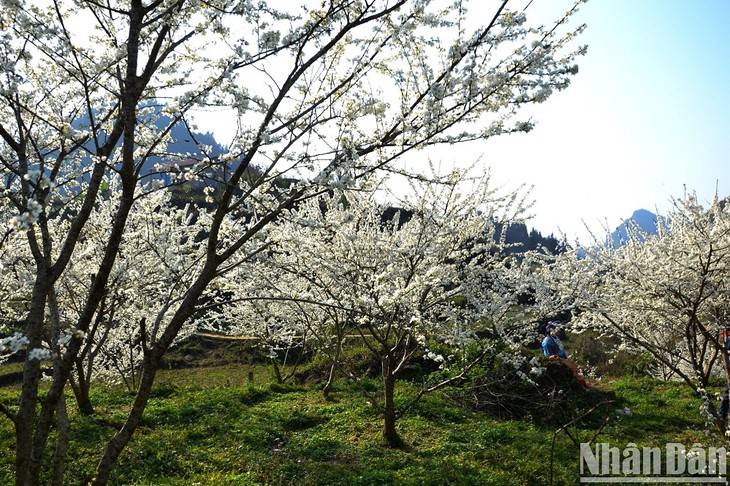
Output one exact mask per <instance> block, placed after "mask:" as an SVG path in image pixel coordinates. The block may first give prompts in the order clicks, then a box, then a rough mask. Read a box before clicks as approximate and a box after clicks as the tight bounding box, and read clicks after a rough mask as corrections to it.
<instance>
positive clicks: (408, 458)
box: [0, 365, 710, 486]
mask: <svg viewBox="0 0 730 486" xmlns="http://www.w3.org/2000/svg"><path fill="white" fill-rule="evenodd" d="M249 371H254V376H255V382H254V383H253V384H249V383H248V382H247V381H248V372H249ZM602 386H604V387H606V389H607V390H609V391H613V392H615V394H616V401H615V402H613V403H611V404H610V405H609V406H608V407H607V408H606V409H604V410H601V411H598V410H596V411H594V412H593V413H592V414H588V415H587V416H586V417H584V418H583V419H581V420H579V421H578V423H577V426H575V425H574V426H570V427H568V430H567V432H568V433H566V432H565V431H557V430H558V428H559V427H557V426H555V425H548V424H545V423H544V422H543V421H541V420H539V417H532V418H530V417H527V418H525V419H523V420H498V419H495V418H490V417H488V416H486V415H485V414H483V413H480V412H474V411H470V410H468V409H466V408H465V407H463V406H462V404H460V403H459V401H458V400H455V399H454V397H455V396H456V393H455V392H454V391H453V390H452V391H449V390H447V391H445V392H444V393H437V394H434V395H431V396H427V397H425V398H424V399H423V400H422V401H421V402H420V403H419V404H418V405H416V407H415V408H414V409H413V410H412V411H411V412H410V413H409V414H407V415H406V416H405V417H403V419H402V420H401V421H400V422H399V427H400V433H401V434H402V437H403V439H404V442H405V445H404V447H402V448H399V449H390V448H387V447H385V446H384V445H383V442H382V439H381V429H380V428H381V419H380V417H379V416H378V415H377V414H376V413H375V412H374V410H373V408H372V407H371V406H370V405H369V404H368V403H367V402H366V401H365V399H364V398H363V396H362V394H361V393H360V391H359V390H358V389H356V388H354V387H352V386H350V385H348V384H347V383H344V382H340V383H339V384H338V386H337V388H336V391H335V393H334V394H333V396H332V400H329V401H327V400H324V399H323V398H322V394H321V392H320V391H319V389H318V387H317V386H314V385H313V386H306V387H305V386H282V385H276V384H272V383H270V379H269V374H268V372H267V370H266V368H262V367H256V366H252V365H227V366H221V367H207V368H192V369H181V370H169V371H165V372H163V373H162V374H161V375H160V376H159V379H158V386H157V388H156V390H155V393H154V396H153V398H152V400H151V402H150V404H149V406H148V408H147V411H146V413H145V416H144V420H143V423H142V426H141V428H140V429H139V431H138V433H137V434H136V435H135V437H134V439H133V441H132V443H131V445H130V447H129V448H128V449H127V450H126V452H125V453H124V455H123V456H122V458H121V459H120V461H119V464H118V467H117V469H116V470H115V472H114V475H113V479H112V484H117V485H122V484H124V485H196V484H197V485H253V484H271V485H274V484H275V485H279V484H313V485H314V484H316V485H324V484H328V485H371V484H372V485H374V484H397V485H430V484H432V485H444V484H459V485H469V484H474V485H531V486H532V485H547V484H551V480H552V484H556V485H569V484H578V479H579V478H578V465H579V455H578V448H577V446H576V445H575V444H574V442H573V440H571V439H570V437H569V436H572V437H573V438H574V439H576V440H577V441H579V442H582V441H589V440H593V439H594V435H595V433H596V431H599V430H600V433H599V435H598V436H597V437H595V440H596V441H598V442H610V443H612V445H617V446H619V447H624V446H625V445H626V444H627V443H629V442H634V443H637V445H639V447H641V446H643V445H652V446H662V447H663V445H664V444H665V443H666V442H682V443H685V444H688V445H691V444H694V443H702V444H705V445H709V442H708V441H709V440H710V439H708V438H707V437H706V436H705V435H704V434H703V432H702V421H701V417H700V415H699V413H698V407H699V404H700V401H699V400H698V399H697V398H696V397H693V396H691V394H689V393H688V392H687V391H686V390H685V389H684V388H683V387H682V386H681V385H680V384H677V383H664V382H657V381H653V380H650V379H637V378H622V379H619V380H616V381H613V382H611V383H609V384H606V385H602ZM412 392H413V390H410V389H408V387H405V389H404V391H403V392H402V394H401V396H400V399H402V400H405V399H407V398H408V396H409V395H410V394H411V393H412ZM590 393H597V392H590ZM13 396H14V393H13V389H12V388H8V387H5V388H1V389H0V400H2V402H3V403H4V404H6V405H8V406H12V402H11V400H12V397H13ZM131 398H132V394H131V393H129V392H126V391H124V390H119V389H116V390H115V389H108V388H102V387H100V388H97V389H96V390H94V393H93V397H92V399H93V402H94V404H95V406H96V407H97V414H96V415H95V416H94V417H91V418H89V417H81V416H78V415H76V414H74V410H73V405H72V404H73V398H72V397H71V396H70V395H69V404H71V405H70V407H71V409H72V410H71V413H72V427H73V429H74V441H73V443H72V444H71V448H70V453H69V456H70V458H71V460H70V461H69V466H68V471H67V479H68V484H80V483H83V482H84V479H85V478H87V475H88V474H90V472H91V471H93V468H94V465H95V461H96V460H97V458H98V457H97V456H98V455H97V453H96V451H97V450H99V448H100V447H101V444H102V443H103V441H104V440H105V439H108V438H109V437H110V436H111V434H113V432H114V427H115V426H118V425H119V424H120V423H121V422H122V421H123V419H124V413H125V410H126V408H127V407H128V404H129V402H130V400H131ZM624 407H627V408H629V409H630V410H631V415H630V416H629V415H624V414H619V413H617V412H616V411H617V409H623V408H624ZM576 413H577V412H576ZM604 419H607V422H605V423H604ZM0 437H1V438H0V441H2V444H0V451H1V452H0V484H8V483H11V482H12V477H13V476H12V457H11V454H9V452H10V451H12V447H13V444H12V437H13V434H12V429H11V424H10V423H9V421H7V420H3V421H0ZM553 439H555V440H553ZM551 462H552V468H551Z"/></svg>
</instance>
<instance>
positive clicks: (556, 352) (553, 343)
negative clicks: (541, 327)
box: [542, 321, 568, 359]
mask: <svg viewBox="0 0 730 486" xmlns="http://www.w3.org/2000/svg"><path fill="white" fill-rule="evenodd" d="M558 324H560V323H559V322H558V321H550V322H548V323H547V326H545V338H544V339H543V340H542V352H543V354H544V355H545V357H546V358H550V357H552V356H557V357H558V358H563V359H568V355H566V354H565V350H564V349H563V343H562V342H561V341H560V337H559V335H560V326H559V325H558Z"/></svg>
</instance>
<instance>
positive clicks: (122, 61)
mask: <svg viewBox="0 0 730 486" xmlns="http://www.w3.org/2000/svg"><path fill="white" fill-rule="evenodd" d="M507 4H508V1H504V2H501V3H499V4H497V5H495V7H494V11H493V14H490V15H489V16H486V17H484V19H485V22H484V23H483V24H479V23H475V22H471V21H470V22H467V19H470V20H471V17H469V16H468V14H467V10H466V8H458V9H456V8H451V4H450V3H448V2H439V1H421V0H419V1H408V0H376V1H369V2H363V1H354V2H353V1H331V2H328V3H325V4H321V3H319V2H311V4H310V3H307V4H305V5H304V6H302V5H293V4H286V5H285V4H279V3H272V4H271V5H269V4H267V3H266V2H240V1H234V0H211V1H207V2H197V1H190V0H130V1H117V0H111V1H107V2H81V3H79V2H72V1H65V0H52V1H49V2H45V3H38V2H31V1H25V0H3V1H2V9H0V25H2V30H3V35H2V36H0V61H1V62H2V66H3V69H2V75H1V76H0V141H1V142H0V166H1V167H2V181H3V189H4V192H3V195H2V197H3V199H4V203H3V204H4V206H3V207H6V208H8V211H4V212H3V217H4V219H3V221H2V224H3V234H4V235H7V234H9V233H11V232H20V233H21V234H22V236H23V240H22V241H23V245H24V246H26V247H27V248H24V249H21V250H18V251H19V252H21V253H28V254H30V255H31V256H32V262H33V264H32V267H29V271H30V272H31V276H32V279H33V284H32V288H31V292H30V299H29V301H28V307H27V309H26V312H25V313H24V315H23V319H22V324H21V325H20V327H21V329H19V330H18V331H17V332H19V334H18V335H17V336H16V337H14V338H12V339H11V340H9V341H7V344H8V346H9V347H10V348H12V349H19V348H21V347H26V348H27V349H28V352H27V353H26V358H25V363H24V376H23V386H22V391H21V392H20V396H19V398H18V405H17V407H15V408H14V409H12V410H11V409H8V408H6V409H4V410H3V412H4V414H5V416H6V417H7V418H9V419H10V420H12V422H13V424H14V426H15V434H16V450H15V459H16V464H15V468H16V484H18V485H26V484H37V483H39V482H40V478H41V473H42V469H43V460H42V459H43V457H44V454H45V451H46V448H47V445H48V441H49V437H51V434H50V432H51V428H52V426H53V423H54V416H55V414H56V410H57V406H58V404H59V402H60V400H61V398H62V396H63V390H64V387H65V385H66V384H67V382H68V380H69V376H70V374H71V369H72V367H73V363H74V362H75V360H76V357H77V356H78V354H79V352H80V351H81V349H82V346H83V343H84V338H85V336H86V335H87V334H88V333H89V331H90V329H91V327H92V326H93V323H94V319H95V316H97V315H98V310H99V308H100V306H101V305H102V301H103V300H104V297H105V295H107V293H106V290H107V288H108V286H109V284H110V280H111V278H112V272H113V271H114V268H115V263H116V261H117V258H118V256H119V252H120V248H121V244H122V242H123V241H124V235H125V232H126V230H127V229H126V228H127V221H128V218H129V214H130V212H131V211H132V208H133V207H134V205H135V204H137V203H138V201H139V198H140V197H144V196H143V195H142V196H140V194H139V193H138V183H139V182H140V180H141V179H144V178H146V177H147V178H149V177H151V176H150V171H151V168H152V166H155V165H156V164H157V168H158V170H160V169H164V167H175V165H176V164H175V162H176V161H177V162H182V161H185V164H177V165H178V166H181V167H183V169H180V171H179V173H178V174H177V175H176V179H175V180H174V181H173V183H178V182H183V181H184V180H193V179H195V180H200V181H202V182H206V183H210V186H211V190H210V191H209V192H208V196H209V206H208V207H209V210H206V211H202V212H201V213H200V218H201V221H202V222H203V223H204V224H206V231H205V236H204V237H205V240H204V241H202V242H201V243H202V245H201V248H202V249H204V257H203V260H202V261H201V264H200V266H199V267H197V268H196V270H195V271H191V279H190V281H189V284H188V285H187V288H186V289H184V291H183V292H182V296H181V297H180V298H179V299H176V300H174V302H173V303H171V305H170V307H169V308H167V309H166V310H165V312H160V311H161V309H155V310H151V313H154V314H155V315H157V316H163V318H162V319H160V320H159V322H157V323H156V326H157V327H158V331H159V333H158V334H157V339H156V340H155V342H154V344H152V345H151V346H149V347H148V348H147V349H145V350H144V356H143V359H142V367H141V370H140V375H139V385H138V388H137V395H136V397H135V399H134V402H133V403H132V404H131V406H130V411H129V415H128V418H127V420H126V422H125V424H124V425H123V426H122V428H121V429H120V430H119V431H118V433H117V434H116V435H115V436H114V437H113V438H112V439H111V440H110V441H109V442H108V444H107V446H106V448H105V450H104V452H103V453H102V454H101V458H100V461H99V463H98V466H97V470H96V471H95V472H94V473H93V474H91V475H90V476H93V478H94V480H93V481H94V482H95V483H96V484H105V483H106V482H108V480H109V477H110V474H111V471H112V466H113V464H114V463H115V461H116V459H117V458H118V457H119V455H120V453H121V452H122V450H123V448H124V447H125V446H126V444H127V443H128V442H129V440H130V438H131V436H132V434H133V433H134V431H135V429H136V428H137V425H138V424H139V421H140V419H141V416H142V413H143V411H144V409H145V406H146V404H147V400H148V398H149V393H150V390H151V389H152V384H153V382H154V378H155V374H156V371H157V368H158V366H159V363H160V361H161V360H162V357H163V356H164V354H165V352H166V351H167V349H168V348H169V347H170V346H171V345H172V343H173V342H174V341H175V340H176V339H177V337H178V335H179V333H180V331H181V329H183V327H184V326H185V324H186V322H187V321H188V320H189V319H190V318H191V316H193V315H195V313H196V310H197V309H198V307H199V306H200V302H201V297H202V296H203V294H204V292H205V291H206V289H207V288H208V286H209V284H210V283H211V282H212V281H213V280H214V279H215V278H216V277H217V276H218V275H219V274H220V273H221V272H225V271H226V270H227V269H228V267H230V266H231V265H235V264H238V263H245V262H246V261H248V255H250V254H255V253H257V252H258V251H259V249H260V247H259V245H258V243H256V242H255V241H254V240H255V238H256V237H257V236H258V235H260V234H261V232H262V230H264V229H265V228H266V227H267V226H268V225H269V224H270V223H271V222H272V221H274V220H275V219H276V218H277V217H278V216H279V214H280V213H281V212H282V211H284V210H285V209H287V208H289V207H291V206H292V205H293V204H294V203H296V202H297V201H298V200H299V199H301V198H303V197H307V196H309V195H310V194H311V193H313V192H316V191H323V190H328V189H329V188H331V187H332V186H345V185H348V184H351V183H352V181H354V180H357V179H358V178H360V177H362V176H363V175H365V174H369V173H371V172H373V171H375V170H378V169H380V168H383V167H387V166H389V165H391V164H393V162H394V161H395V160H397V159H398V158H399V157H400V156H402V155H403V154H405V153H407V152H410V151H412V150H415V149H418V148H421V147H424V146H428V145H432V144H437V143H447V142H448V143H457V142H464V141H468V140H473V139H479V138H485V137H490V136H494V135H499V134H502V133H506V132H511V131H524V130H529V128H530V127H531V125H530V123H526V122H522V121H519V120H514V119H513V117H514V115H515V114H516V113H517V111H518V109H519V108H520V106H522V105H524V104H526V103H533V102H540V101H543V100H544V99H546V98H547V97H548V96H549V95H550V94H551V93H552V92H553V91H554V90H556V89H562V88H564V87H566V86H567V85H568V82H569V79H570V77H571V76H572V75H573V74H574V73H575V72H576V67H575V57H576V56H577V55H579V54H581V53H582V52H583V50H582V49H580V48H579V49H573V48H572V47H571V44H572V43H571V41H572V40H573V38H574V36H575V35H576V34H577V33H578V32H579V31H580V30H581V27H578V28H577V29H574V30H571V29H570V28H568V27H566V23H565V22H566V21H567V19H568V17H569V16H570V15H572V13H573V12H574V11H575V9H572V10H571V11H570V12H568V14H566V16H565V17H561V18H560V19H559V21H558V22H557V23H556V24H554V25H548V26H529V25H528V24H527V23H526V17H525V15H524V13H523V12H521V11H519V10H518V11H513V10H509V9H508V8H507V7H508V5H507ZM461 5H462V7H466V6H467V5H468V2H462V4H461ZM280 9H281V10H280ZM155 100H157V101H155ZM155 103H156V104H157V105H158V106H154V104H155ZM211 107H215V108H226V109H227V110H229V111H230V112H231V113H232V114H233V117H234V118H235V120H236V121H235V122H234V123H235V124H236V126H237V130H236V134H235V136H234V137H233V139H232V140H231V142H230V144H229V147H228V149H229V153H227V154H225V155H223V156H221V157H217V158H211V157H209V156H208V155H207V152H206V148H205V147H200V150H199V153H198V154H195V155H192V156H191V155H190V154H174V153H168V150H167V146H168V142H170V141H171V140H170V132H171V128H172V124H174V123H178V122H181V121H182V122H186V123H192V122H193V120H192V118H191V110H193V109H198V108H211ZM162 115H164V117H166V119H169V120H170V123H167V124H162V125H160V124H158V123H155V120H158V121H159V120H160V119H161V118H160V117H161V116H162ZM191 160H192V163H191ZM253 166H257V167H258V168H259V170H257V171H255V172H252V171H251V170H250V168H251V167H253ZM111 174H115V175H116V176H118V177H119V181H120V182H119V189H118V190H119V198H118V199H116V203H115V207H114V208H113V211H112V213H113V216H112V218H111V220H110V230H109V232H108V233H106V240H105V242H104V246H103V249H102V251H101V253H100V255H101V258H100V259H98V260H95V263H94V267H95V268H93V269H89V272H88V274H89V280H90V282H89V283H88V287H87V288H86V290H84V292H83V295H81V294H79V295H78V302H79V303H80V305H79V311H78V313H77V314H78V316H77V318H76V322H75V323H74V324H73V326H72V327H71V332H70V334H69V336H70V338H69V339H68V340H67V341H66V340H65V338H64V346H63V352H62V353H61V355H60V356H59V357H58V359H54V362H53V377H52V381H51V384H50V386H49V390H48V393H46V394H43V395H42V396H40V395H39V392H38V390H39V388H38V384H39V380H40V377H41V362H40V360H39V359H38V358H42V357H44V354H43V353H41V352H40V351H38V350H42V349H43V348H44V344H43V343H44V328H45V321H46V315H47V313H48V310H49V303H51V302H52V300H53V297H52V293H53V289H54V286H55V285H56V284H57V282H58V281H59V279H60V278H61V277H62V275H63V274H64V272H65V271H66V269H67V267H68V266H69V264H70V262H71V261H72V259H73V257H74V255H75V254H76V253H77V252H79V251H81V246H82V245H80V243H81V235H82V234H83V229H84V227H85V226H86V225H87V224H88V222H89V219H90V217H91V215H92V213H93V211H94V208H95V207H96V206H97V204H98V203H99V201H100V198H101V195H102V193H103V189H104V181H105V180H106V179H107V178H108V177H109V176H110V175H111ZM252 174H255V175H253V176H252ZM283 178H288V179H290V180H291V179H297V180H298V182H297V183H295V184H290V185H288V186H286V185H282V184H281V181H282V180H283ZM56 215H63V217H64V221H65V224H64V225H63V227H62V228H61V229H62V231H60V232H54V230H53V229H52V228H51V226H52V225H53V224H55V223H54V221H57V219H56V218H55V216H56ZM3 241H4V243H7V239H6V240H3ZM14 336H15V335H14ZM59 339H60V337H59ZM59 350H60V348H59Z"/></svg>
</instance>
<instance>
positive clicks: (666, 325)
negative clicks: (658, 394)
mask: <svg viewBox="0 0 730 486" xmlns="http://www.w3.org/2000/svg"><path fill="white" fill-rule="evenodd" d="M729 210H730V207H728V205H727V204H726V201H725V202H723V201H720V200H719V199H718V198H717V197H716V198H715V200H714V201H712V203H711V204H710V205H709V207H704V206H703V205H702V204H700V203H699V201H698V200H697V198H696V196H694V195H693V194H689V195H686V196H685V197H684V198H683V199H677V200H675V202H674V208H673V210H672V211H670V212H669V213H668V214H667V215H665V217H664V218H662V219H661V220H660V224H659V227H658V230H659V232H658V234H657V235H648V234H646V233H644V232H642V231H641V230H640V229H639V228H638V227H631V226H630V227H629V228H628V235H629V241H628V242H627V244H626V245H624V246H621V247H619V248H614V247H613V246H612V244H611V243H610V242H609V243H606V244H604V245H597V246H595V247H594V248H592V249H590V250H589V251H587V254H586V255H585V258H583V257H579V256H578V255H577V254H576V253H572V254H571V253H566V254H564V255H562V256H561V257H560V258H559V259H558V260H557V261H556V262H555V263H554V264H553V265H548V266H545V267H543V268H541V271H540V272H539V274H540V276H539V277H537V278H542V279H544V281H543V283H544V284H545V285H542V286H541V287H540V288H541V289H542V292H544V293H543V294H542V295H541V296H540V298H539V299H538V300H543V301H551V302H559V303H560V305H562V306H564V307H565V308H572V309H573V312H574V316H575V318H574V319H573V323H572V326H573V327H574V328H575V329H576V330H580V329H592V330H595V331H598V332H599V333H600V334H601V335H602V336H606V337H607V336H612V337H615V338H618V339H619V340H620V342H621V346H620V348H619V351H622V352H627V351H641V352H645V353H648V354H649V355H650V356H651V357H652V359H653V361H654V363H655V367H654V369H653V373H654V374H655V375H656V376H657V377H660V378H663V379H669V378H677V379H680V380H682V381H683V382H684V383H686V384H687V386H689V387H690V388H691V389H692V390H693V391H694V392H696V393H697V394H698V396H701V397H702V398H703V400H704V405H703V408H702V411H703V414H704V415H705V418H706V419H707V423H708V425H709V426H711V427H714V426H715V425H717V426H718V427H719V431H720V432H721V434H722V435H724V434H725V423H724V421H723V420H722V417H720V416H719V414H718V411H717V407H716V405H715V400H714V397H712V396H711V395H710V394H709V392H708V391H707V388H708V384H709V382H710V378H711V377H712V376H713V375H717V374H720V376H722V377H723V378H724V379H727V378H730V374H728V366H727V364H728V360H727V356H728V354H727V349H728V343H727V341H726V340H727V339H728V333H727V332H726V331H727V329H729V325H730V287H729V286H728V284H729V283H730V213H729Z"/></svg>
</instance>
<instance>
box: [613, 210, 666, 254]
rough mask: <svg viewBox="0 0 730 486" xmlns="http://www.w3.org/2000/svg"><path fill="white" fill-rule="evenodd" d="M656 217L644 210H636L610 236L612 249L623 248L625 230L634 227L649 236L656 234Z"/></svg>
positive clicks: (625, 237)
mask: <svg viewBox="0 0 730 486" xmlns="http://www.w3.org/2000/svg"><path fill="white" fill-rule="evenodd" d="M657 219H658V218H657V215H656V214H654V213H652V212H651V211H647V210H646V209H637V210H636V211H634V214H632V215H631V217H630V218H627V219H625V220H624V222H623V223H621V224H620V225H619V226H618V228H616V230H614V231H613V232H612V233H611V235H610V238H611V242H612V243H613V247H614V248H618V247H620V246H623V245H625V244H626V242H627V241H628V231H627V228H629V227H631V226H633V225H636V226H638V227H639V228H640V229H641V230H642V231H644V232H645V233H647V234H649V235H655V234H657Z"/></svg>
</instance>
